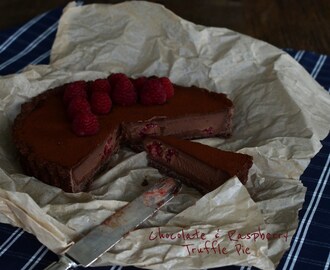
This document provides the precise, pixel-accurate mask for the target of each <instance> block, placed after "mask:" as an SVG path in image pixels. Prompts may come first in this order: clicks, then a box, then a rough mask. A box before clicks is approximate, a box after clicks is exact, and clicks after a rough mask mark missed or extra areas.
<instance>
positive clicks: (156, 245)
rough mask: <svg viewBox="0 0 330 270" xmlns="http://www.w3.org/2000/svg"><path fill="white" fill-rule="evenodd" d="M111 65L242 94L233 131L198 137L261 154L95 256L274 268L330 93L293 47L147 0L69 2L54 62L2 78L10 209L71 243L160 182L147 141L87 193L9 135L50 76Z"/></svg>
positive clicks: (68, 77) (1, 162) (1, 199)
mask: <svg viewBox="0 0 330 270" xmlns="http://www.w3.org/2000/svg"><path fill="white" fill-rule="evenodd" d="M111 72H124V73H126V74H128V75H130V76H133V77H137V76H140V75H146V76H149V75H159V76H169V77H170V79H171V80H172V81H173V82H175V83H177V84H181V85H186V86H189V85H197V86H201V87H205V88H208V89H209V90H210V91H215V92H224V93H226V94H228V96H229V98H231V99H232V100H233V102H234V104H235V115H234V131H233V136H232V137H231V138H230V139H226V140H224V139H219V138H212V139H203V140H199V141H200V142H202V143H205V144H208V145H211V146H213V147H218V148H221V149H226V150H231V151H238V152H241V153H247V154H250V155H252V156H253V158H254V165H253V167H252V169H251V171H250V175H249V181H248V184H247V186H246V187H244V186H242V185H241V183H240V182H239V180H238V179H237V178H236V177H234V178H232V179H230V180H229V181H228V182H227V183H225V184H224V185H223V186H221V187H219V188H218V189H216V190H214V191H213V192H211V193H209V194H206V195H205V196H203V197H201V196H200V195H199V193H198V192H197V191H195V190H194V189H192V188H188V187H184V188H183V190H182V192H181V193H180V194H179V195H178V196H177V197H176V198H175V199H174V200H173V201H172V202H171V203H170V204H169V205H168V206H167V207H165V208H164V209H163V210H162V211H161V212H160V213H158V214H157V215H156V216H155V217H153V218H152V219H151V220H149V221H148V222H146V223H145V224H144V226H143V227H142V228H140V229H138V230H135V231H134V232H131V233H130V234H129V235H127V236H126V237H125V239H123V240H122V241H121V242H120V243H119V244H118V245H116V246H115V247H114V248H113V249H112V250H111V251H109V252H108V253H107V254H105V255H104V256H102V257H101V258H100V259H99V260H98V261H97V262H96V263H95V265H109V264H113V263H115V264H121V265H135V266H139V267H144V268H149V269H200V268H211V267H216V266H225V265H232V264H236V265H250V266H256V267H258V268H260V269H274V268H275V267H276V265H277V264H278V263H279V261H280V259H281V256H282V255H283V253H284V252H285V250H286V249H288V247H289V245H290V241H291V239H292V236H293V234H294V232H295V230H296V228H297V224H298V216H297V214H298V211H299V209H300V208H301V206H302V203H303V201H304V196H305V191H306V190H305V188H304V187H303V185H302V183H301V182H300V180H299V177H300V175H301V174H302V173H303V171H304V169H305V168H306V167H307V165H308V163H309V161H310V159H311V158H312V157H313V156H314V155H315V154H316V153H317V152H318V150H319V149H320V147H321V144H320V140H322V139H323V138H324V137H325V136H326V135H327V133H328V131H329V123H330V118H329V117H330V99H329V96H328V94H326V92H325V91H324V90H323V89H322V87H321V86H320V85H318V84H317V83H316V82H315V81H314V80H313V79H312V78H311V77H310V76H309V75H308V73H307V72H306V71H305V70H304V69H303V68H302V67H301V66H300V65H299V64H297V63H296V62H295V61H294V60H293V59H292V58H291V57H290V56H289V55H287V54H286V53H284V52H283V51H281V50H279V49H277V48H275V47H273V46H271V45H269V44H267V43H265V42H262V41H259V40H255V39H252V38H250V37H247V36H244V35H241V34H239V33H236V32H233V31H231V30H228V29H224V28H212V27H204V26H201V25H195V24H193V23H191V22H188V21H185V20H183V19H181V18H179V17H178V16H176V15H175V14H173V13H172V12H170V11H169V10H167V9H165V8H164V7H162V6H160V5H157V4H151V3H147V2H142V1H138V2H134V1H133V2H125V3H122V4H117V5H101V4H95V5H87V6H82V7H81V6H79V7H76V6H75V5H74V4H73V3H70V4H69V5H68V6H67V7H66V9H65V11H64V14H63V16H62V17H61V20H60V23H59V28H58V33H57V36H56V40H55V43H54V46H53V48H52V52H51V64H50V65H42V66H30V67H28V68H27V69H26V70H24V71H23V72H22V73H20V74H17V75H10V76H5V77H1V78H0V89H1V91H0V95H1V96H0V98H1V102H0V112H1V114H0V121H1V122H0V127H1V128H0V130H1V142H0V187H1V189H0V211H1V213H0V221H1V222H5V223H10V224H13V225H15V226H19V227H22V228H23V229H24V230H26V231H28V232H31V233H33V234H34V235H36V237H37V238H38V239H39V240H40V242H41V243H43V244H44V245H46V246H47V247H48V248H49V249H51V250H52V251H54V252H57V253H62V252H64V251H65V250H66V249H67V248H68V247H70V245H71V244H72V243H73V242H74V241H75V240H76V239H79V238H80V237H82V235H83V234H84V233H86V232H88V231H89V230H90V229H92V228H93V227H95V226H96V225H97V224H99V223H101V222H102V221H103V220H104V219H105V218H106V217H107V216H109V215H111V214H112V213H114V211H116V210H117V209H119V208H120V207H122V206H124V205H125V204H126V203H127V202H129V201H131V200H133V198H135V197H136V196H137V195H138V194H140V193H141V192H142V191H143V190H144V189H146V188H147V187H145V186H143V185H142V182H143V181H144V180H145V179H146V180H147V181H148V183H149V184H150V185H151V184H152V183H153V182H154V181H157V179H159V178H160V177H161V175H160V174H159V173H158V171H157V170H155V169H153V168H150V167H148V166H147V160H146V155H145V153H139V154H136V153H134V152H132V151H131V150H129V149H121V150H120V151H119V153H118V154H116V155H115V156H114V158H113V160H112V164H113V165H114V167H113V169H111V170H109V171H107V172H106V173H105V174H104V175H102V176H101V177H99V178H98V179H97V180H96V181H95V182H94V183H93V185H92V187H91V191H90V192H86V193H78V194H67V193H64V192H62V191H61V190H59V189H57V188H54V187H51V186H48V185H46V184H43V183H41V182H40V181H38V180H37V179H34V178H33V177H27V176H26V175H24V174H23V173H22V171H21V169H20V166H19V164H18V162H17V159H16V152H15V149H14V146H13V144H12V142H11V138H10V127H11V123H12V121H13V119H14V118H15V116H16V115H17V113H18V112H19V108H20V104H21V103H22V102H24V101H26V100H28V99H29V98H30V97H32V96H35V95H36V94H38V93H40V92H42V91H44V90H45V89H47V88H50V87H54V86H57V85H61V84H63V83H66V82H69V81H74V80H79V79H84V80H91V79H96V78H100V77H106V76H107V75H108V74H109V73H111ZM202 233H204V237H202ZM267 233H268V234H267ZM183 235H185V236H183ZM187 235H189V236H190V237H188V238H187ZM243 238H245V239H243ZM267 238H268V239H267ZM100 240H102V239H100ZM212 245H213V246H212ZM212 247H213V248H212ZM193 249H194V250H193Z"/></svg>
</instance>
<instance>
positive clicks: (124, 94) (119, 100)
mask: <svg viewBox="0 0 330 270" xmlns="http://www.w3.org/2000/svg"><path fill="white" fill-rule="evenodd" d="M112 100H113V102H114V103H116V104H119V105H123V106H129V105H133V104H135V103H136V100H137V95H136V91H135V88H134V86H133V84H132V82H131V81H130V80H129V79H128V78H127V77H126V78H121V79H119V80H117V83H116V85H115V87H114V88H113V91H112Z"/></svg>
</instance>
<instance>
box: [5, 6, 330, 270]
mask: <svg viewBox="0 0 330 270" xmlns="http://www.w3.org/2000/svg"><path fill="white" fill-rule="evenodd" d="M61 13H62V9H61V8H58V9H55V10H52V11H49V12H46V13H44V14H41V15H40V16H38V17H36V18H34V19H32V20H31V21H29V22H27V23H26V24H24V25H22V26H21V27H19V28H14V29H10V30H7V31H2V32H0V75H6V74H11V73H16V72H19V71H20V70H21V69H22V68H24V67H25V66H26V65H28V64H48V63H49V56H50V50H51V46H52V43H53V41H54V38H55V34H56V30H57V25H58V21H59V18H60V16H61ZM285 51H286V52H287V53H289V54H290V55H291V56H292V57H294V58H295V59H296V60H297V61H298V62H299V63H300V64H301V65H302V66H303V67H304V68H305V69H306V70H307V71H308V72H309V73H310V74H311V75H312V77H313V78H314V79H315V80H317V81H318V82H319V83H320V84H321V85H322V86H323V87H324V88H325V91H330V57H328V56H326V55H320V54H316V53H312V52H308V51H296V50H293V49H286V50H285ZM315 105H316V106H317V104H315ZM329 153H330V136H328V137H327V138H326V139H325V140H324V141H323V148H322V149H321V150H320V152H319V153H318V154H317V155H316V156H315V157H314V158H313V159H312V160H311V163H310V165H309V166H308V168H307V169H306V170H305V172H304V174H303V175H302V176H301V180H302V182H303V184H304V185H305V186H306V187H307V194H306V201H305V203H304V207H303V210H302V211H300V224H299V227H298V230H297V232H296V235H295V237H294V239H293V241H292V245H291V249H290V250H289V251H288V252H287V253H286V254H285V255H284V257H283V259H282V260H281V263H280V265H279V266H278V268H277V269H281V270H293V269H294V270H301V269H306V270H321V269H324V270H327V269H329V266H330V253H329V250H330V230H329V228H330V222H329V214H330V188H329V184H328V180H329V174H330V169H329V168H330V155H329ZM56 259H57V256H56V255H55V254H54V253H52V252H51V251H49V250H48V249H47V248H46V247H45V246H43V245H41V244H40V243H39V242H38V240H37V239H36V238H35V237H34V236H33V235H31V234H29V233H26V232H24V231H23V230H22V229H19V228H14V227H12V226H10V225H7V224H0V268H1V269H4V270H15V269H22V270H23V269H24V270H27V269H43V268H44V267H46V266H47V265H49V264H50V263H51V262H53V261H54V260H56ZM88 269H99V270H102V269H108V270H110V269H111V270H120V269H122V270H133V269H135V270H136V269H137V268H135V267H123V266H108V267H94V268H91V267H90V268H88ZM217 269H222V270H226V269H227V270H236V269H240V270H249V269H255V268H253V267H252V268H251V267H238V266H230V267H222V268H217Z"/></svg>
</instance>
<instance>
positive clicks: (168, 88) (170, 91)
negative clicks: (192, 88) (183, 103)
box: [159, 77, 174, 99]
mask: <svg viewBox="0 0 330 270" xmlns="http://www.w3.org/2000/svg"><path fill="white" fill-rule="evenodd" d="M159 80H160V82H161V84H162V85H163V87H164V89H165V92H166V99H170V98H171V97H173V96H174V87H173V84H172V82H171V81H170V79H169V78H167V77H161V78H159Z"/></svg>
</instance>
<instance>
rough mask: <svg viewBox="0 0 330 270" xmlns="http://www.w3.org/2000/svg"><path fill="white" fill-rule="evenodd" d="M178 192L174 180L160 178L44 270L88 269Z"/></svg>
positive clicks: (177, 186) (176, 183) (179, 184)
mask: <svg viewBox="0 0 330 270" xmlns="http://www.w3.org/2000/svg"><path fill="white" fill-rule="evenodd" d="M180 189H181V183H180V182H179V181H176V180H174V179H173V178H163V179H161V180H160V181H159V182H157V183H156V184H155V185H153V186H152V187H151V188H150V189H148V190H147V191H145V192H144V193H142V195H140V196H139V197H137V198H136V199H134V200H133V201H132V202H130V203H128V204H127V205H126V206H124V207H123V208H121V209H119V210H118V211H117V212H115V213H114V214H113V215H111V216H110V217H108V218H107V219H106V220H104V221H103V222H102V223H101V224H100V225H98V226H97V227H96V228H94V229H93V230H91V231H90V232H89V233H88V234H87V235H86V236H84V237H83V238H82V239H80V240H78V242H76V243H75V244H74V245H73V246H72V247H70V249H69V250H68V251H67V252H66V253H65V254H64V255H62V256H60V259H59V261H58V262H54V263H53V264H51V265H50V266H48V267H47V268H45V270H46V269H47V270H67V269H71V268H75V267H78V266H83V267H88V266H90V265H91V264H92V263H93V262H94V261H96V260H97V259H98V258H99V257H100V256H101V255H102V254H104V253H105V252H107V251H108V250H109V249H111V248H112V247H113V246H114V245H116V244H117V243H118V242H119V241H120V240H121V239H122V238H124V236H125V235H126V234H127V233H129V232H130V231H132V230H134V229H135V228H137V227H138V226H139V225H140V224H141V223H142V222H144V221H145V220H147V219H148V218H149V217H151V216H152V215H153V214H155V213H156V212H157V211H158V210H159V209H160V208H161V207H162V206H163V205H165V204H166V203H167V202H169V201H170V200H171V199H172V198H173V197H174V196H175V194H176V193H178V192H179V191H180Z"/></svg>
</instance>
